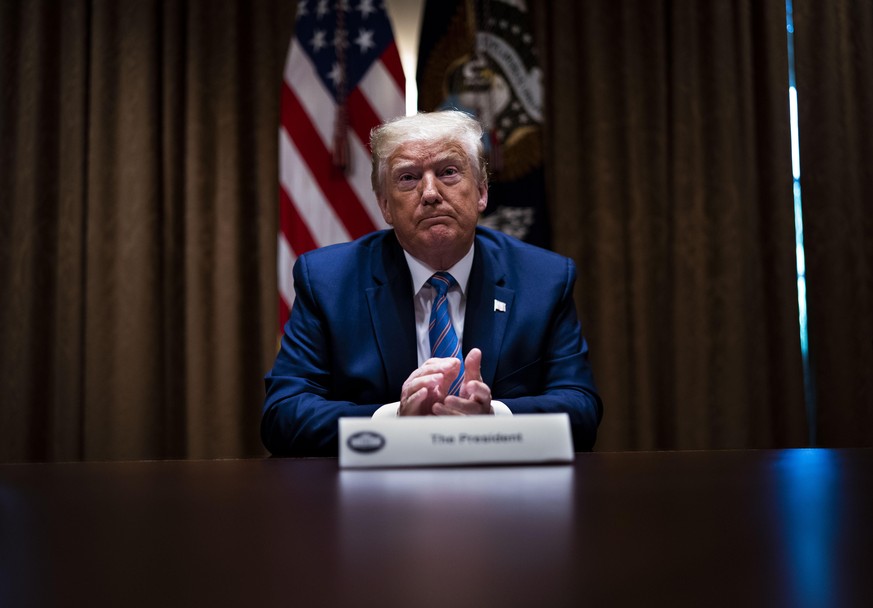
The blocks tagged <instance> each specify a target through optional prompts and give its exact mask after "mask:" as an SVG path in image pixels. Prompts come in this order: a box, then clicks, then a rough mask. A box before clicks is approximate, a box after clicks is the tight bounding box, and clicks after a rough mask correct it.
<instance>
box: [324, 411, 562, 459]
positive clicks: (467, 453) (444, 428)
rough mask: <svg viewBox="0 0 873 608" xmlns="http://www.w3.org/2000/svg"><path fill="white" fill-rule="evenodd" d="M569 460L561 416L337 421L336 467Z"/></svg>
mask: <svg viewBox="0 0 873 608" xmlns="http://www.w3.org/2000/svg"><path fill="white" fill-rule="evenodd" d="M572 461H573V437H572V435H571V434H570V419H569V418H568V417H567V414H516V415H515V416H410V417H402V418H340V421H339V465H340V467H342V468H370V467H416V466H439V465H443V466H445V465H469V464H509V463H551V462H572Z"/></svg>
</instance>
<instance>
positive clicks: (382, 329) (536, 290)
mask: <svg viewBox="0 0 873 608" xmlns="http://www.w3.org/2000/svg"><path fill="white" fill-rule="evenodd" d="M475 238H476V246H475V253H474V256H473V267H472V270H471V273H470V282H469V285H468V287H467V308H466V318H465V320H464V336H463V352H464V354H465V355H466V353H467V352H469V350H470V349H471V348H474V347H477V348H479V349H480V350H481V351H482V379H483V381H484V382H485V383H486V384H487V385H488V386H490V387H491V393H492V397H493V398H494V399H499V400H501V401H503V402H504V403H505V404H506V405H507V406H508V407H509V409H510V410H512V411H513V412H514V413H533V412H567V413H568V414H569V416H570V424H571V428H572V433H573V441H574V445H575V448H576V450H577V451H583V450H590V449H591V448H592V446H593V445H594V440H595V437H596V433H597V426H598V424H599V423H600V418H601V415H602V405H601V401H600V398H599V397H598V395H597V390H596V388H595V386H594V381H593V378H592V374H591V368H590V367H589V364H588V347H587V344H586V342H585V339H584V338H583V336H582V333H581V329H580V326H579V321H578V318H577V314H576V308H575V304H574V302H573V284H574V282H575V278H576V268H575V265H574V264H573V261H572V260H570V259H568V258H565V257H563V256H560V255H558V254H556V253H552V252H550V251H546V250H544V249H540V248H537V247H534V246H532V245H528V244H525V243H522V242H521V241H519V240H517V239H514V238H512V237H509V236H507V235H505V234H503V233H500V232H496V231H493V230H489V229H487V228H482V227H479V228H477V229H476V237H475ZM294 288H295V290H296V299H295V301H294V306H293V308H292V311H291V318H290V320H289V321H288V323H287V325H286V326H285V335H284V337H283V339H282V345H281V348H280V351H279V354H278V356H277V358H276V363H275V365H274V367H273V369H272V371H270V372H269V373H268V374H267V376H266V378H265V382H266V400H265V402H264V411H263V417H262V420H261V438H262V441H263V443H264V445H265V446H266V448H267V449H268V450H269V451H270V452H272V453H273V454H276V455H297V456H315V455H334V456H335V455H336V454H337V451H338V444H337V435H338V425H337V421H338V419H339V418H340V417H343V416H371V415H372V414H373V412H375V411H376V409H378V408H379V407H380V406H382V405H383V404H385V403H391V402H393V401H397V400H399V399H400V389H401V387H402V385H403V382H404V381H405V380H406V379H407V378H408V377H409V374H410V373H412V371H413V370H415V369H416V368H417V367H418V357H417V348H416V337H415V316H414V309H413V291H412V279H411V276H410V273H409V267H408V265H407V263H406V259H405V257H404V255H403V250H402V248H401V247H400V244H399V243H398V241H397V238H396V237H395V235H394V232H393V231H392V230H383V231H380V232H374V233H372V234H369V235H367V236H365V237H362V238H360V239H358V240H357V241H354V242H352V243H344V244H340V245H333V246H329V247H323V248H321V249H316V250H314V251H310V252H308V253H305V254H303V255H302V256H300V258H298V260H297V262H296V264H295V265H294ZM495 300H499V301H501V302H504V303H505V304H506V309H505V311H498V310H495Z"/></svg>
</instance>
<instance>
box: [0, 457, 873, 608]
mask: <svg viewBox="0 0 873 608" xmlns="http://www.w3.org/2000/svg"><path fill="white" fill-rule="evenodd" d="M272 605H280V606H304V607H305V606H404V607H411V608H415V607H419V606H477V607H490V606H536V607H551V606H583V605H585V606H800V607H806V606H840V607H842V606H873V450H870V449H858V450H822V449H820V450H786V451H776V450H774V451H721V452H627V453H594V454H578V455H577V457H576V461H575V462H574V463H573V464H572V465H563V466H531V467H481V468H480V467H476V468H445V469H409V470H401V469H396V470H373V471H361V470H354V471H351V470H349V471H341V470H339V469H338V467H337V461H336V460H333V459H314V460H282V459H264V460H226V461H187V462H186V461H171V462H113V463H74V464H26V465H0V606H3V607H4V608H6V607H10V608H12V607H17V606H88V607H91V606H256V607H260V606H272Z"/></svg>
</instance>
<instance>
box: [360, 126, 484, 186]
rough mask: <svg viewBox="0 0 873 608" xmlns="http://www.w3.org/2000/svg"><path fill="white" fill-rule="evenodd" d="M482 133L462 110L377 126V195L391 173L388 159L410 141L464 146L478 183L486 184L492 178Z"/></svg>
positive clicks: (374, 144) (374, 133) (372, 136)
mask: <svg viewBox="0 0 873 608" xmlns="http://www.w3.org/2000/svg"><path fill="white" fill-rule="evenodd" d="M482 133H483V130H482V125H481V124H480V123H479V121H478V120H476V119H475V118H474V117H473V116H471V115H469V114H467V113H466V112H461V111H460V110H442V111H439V112H419V113H418V114H414V115H413V116H400V117H398V118H394V119H393V120H389V121H387V122H385V123H382V124H381V125H379V126H378V127H374V128H373V130H372V131H370V150H371V151H372V156H373V172H372V174H371V175H370V180H371V182H372V184H373V192H375V193H376V196H377V197H378V196H380V195H381V192H382V188H383V186H384V184H385V176H386V173H387V171H388V166H387V165H388V159H389V158H390V157H391V155H392V154H394V152H395V151H396V150H397V148H398V147H399V146H400V145H401V144H405V143H409V142H423V143H450V142H455V143H458V144H460V145H461V147H462V148H463V149H464V150H465V151H466V152H467V155H468V156H469V159H470V166H471V167H472V168H473V171H474V172H475V177H476V181H477V182H479V183H482V182H484V181H485V180H486V179H487V178H488V169H487V163H486V160H485V146H484V144H483V143H482Z"/></svg>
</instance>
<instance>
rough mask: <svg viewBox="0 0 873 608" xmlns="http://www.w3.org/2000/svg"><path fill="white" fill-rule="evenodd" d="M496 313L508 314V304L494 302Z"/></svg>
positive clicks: (498, 301)
mask: <svg viewBox="0 0 873 608" xmlns="http://www.w3.org/2000/svg"><path fill="white" fill-rule="evenodd" d="M494 312H506V302H501V301H500V300H494Z"/></svg>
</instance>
